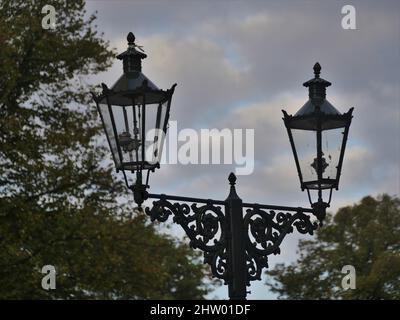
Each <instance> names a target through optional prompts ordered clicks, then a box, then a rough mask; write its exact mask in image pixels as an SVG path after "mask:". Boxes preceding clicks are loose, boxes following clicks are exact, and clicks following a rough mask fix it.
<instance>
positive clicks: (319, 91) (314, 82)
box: [303, 62, 331, 104]
mask: <svg viewBox="0 0 400 320" xmlns="http://www.w3.org/2000/svg"><path fill="white" fill-rule="evenodd" d="M313 69H314V78H313V79H311V80H308V81H307V82H304V83H303V86H305V87H307V88H308V96H309V97H310V99H312V100H315V102H316V104H320V103H321V102H322V101H323V100H324V99H325V97H326V87H329V86H330V85H331V83H330V82H329V81H326V80H325V79H322V78H320V76H319V75H320V73H321V65H320V64H319V63H318V62H317V63H316V64H315V65H314V68H313Z"/></svg>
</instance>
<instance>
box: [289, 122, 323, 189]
mask: <svg viewBox="0 0 400 320" xmlns="http://www.w3.org/2000/svg"><path fill="white" fill-rule="evenodd" d="M292 136H293V142H294V145H295V147H296V152H297V157H298V161H299V166H300V171H301V175H302V178H303V182H307V181H316V180H317V179H318V175H317V172H316V170H315V169H314V168H313V167H312V166H311V164H312V163H313V162H314V159H315V158H316V156H317V148H316V144H317V138H316V132H315V131H311V130H299V129H292Z"/></svg>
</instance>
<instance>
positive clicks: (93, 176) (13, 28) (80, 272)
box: [0, 0, 209, 299]
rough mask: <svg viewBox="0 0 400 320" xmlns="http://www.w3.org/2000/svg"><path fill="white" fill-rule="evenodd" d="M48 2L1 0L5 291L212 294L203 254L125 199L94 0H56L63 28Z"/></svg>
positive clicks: (1, 259) (1, 266)
mask: <svg viewBox="0 0 400 320" xmlns="http://www.w3.org/2000/svg"><path fill="white" fill-rule="evenodd" d="M47 2H48V1H8V0H4V1H0V43H1V46H0V61H1V64H0V74H1V77H0V90H1V91H0V298H2V299H84V298H88V299H93V298H104V299H117V298H126V299H127V298H129V299H141V298H150V299H151V298H157V299H174V298H186V299H193V298H202V297H203V296H204V295H205V294H206V293H207V292H208V290H209V288H208V287H207V286H205V285H203V284H202V281H203V279H204V277H205V271H204V269H203V266H202V265H201V264H199V263H198V261H197V260H198V259H197V258H198V255H197V254H195V253H193V251H192V250H190V249H189V248H188V247H187V246H186V245H184V244H180V243H177V242H176V241H175V240H174V239H172V238H170V237H168V236H165V235H161V234H159V233H158V232H156V230H155V229H154V227H152V226H151V225H149V224H148V223H147V222H146V219H145V218H144V216H143V215H142V214H140V213H138V212H135V211H133V210H132V209H130V208H129V206H128V205H127V204H126V203H124V202H122V201H117V200H116V199H118V197H121V195H125V196H126V197H128V196H129V197H131V195H128V194H126V189H125V187H124V185H123V183H122V182H121V181H119V180H116V179H115V177H113V176H112V166H110V165H107V164H105V161H104V159H109V157H110V153H109V151H108V149H107V148H105V147H104V143H103V142H101V140H100V138H99V137H102V135H99V133H100V134H102V133H101V128H100V124H99V120H98V117H97V114H96V110H95V107H94V105H93V102H92V101H91V96H90V95H89V94H88V93H89V92H90V90H93V88H92V87H91V86H89V85H88V84H87V83H86V82H85V76H87V75H91V74H96V73H98V72H101V71H105V70H106V69H107V68H108V67H109V66H110V65H111V63H112V61H113V59H114V55H115V54H114V52H113V51H112V50H109V49H108V47H109V43H108V42H106V41H104V40H102V37H101V35H98V34H97V32H96V30H95V27H94V24H93V23H94V21H95V16H94V15H92V16H88V15H87V14H86V12H85V9H84V5H85V4H84V1H79V0H75V1H59V2H54V1H52V5H54V6H55V9H56V13H57V20H56V29H55V30H44V29H42V27H41V19H42V18H43V16H44V15H43V14H42V13H41V9H42V7H43V6H44V5H46V4H47ZM107 163H109V161H108V162H107ZM132 211H133V212H132ZM47 264H50V265H54V266H55V268H56V271H57V289H56V290H53V291H51V290H50V291H45V290H43V289H42V288H41V279H42V277H43V276H44V275H43V274H41V272H40V271H41V268H42V267H43V266H44V265H47Z"/></svg>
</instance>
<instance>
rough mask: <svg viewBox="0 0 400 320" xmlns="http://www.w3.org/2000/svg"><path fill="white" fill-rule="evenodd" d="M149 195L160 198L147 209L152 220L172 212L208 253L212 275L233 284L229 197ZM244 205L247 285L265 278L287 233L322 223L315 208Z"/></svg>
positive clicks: (311, 229)
mask: <svg viewBox="0 0 400 320" xmlns="http://www.w3.org/2000/svg"><path fill="white" fill-rule="evenodd" d="M148 196H149V198H156V199H158V200H156V201H153V203H152V204H153V205H152V207H151V208H149V207H146V208H145V212H146V214H147V215H149V216H150V219H151V220H152V221H154V220H157V221H160V222H164V221H167V220H168V218H169V217H170V216H171V215H172V216H173V221H174V222H175V223H178V224H179V225H181V227H182V228H183V229H184V231H185V233H186V235H187V236H188V237H189V239H190V246H191V247H192V248H194V249H200V250H202V251H203V252H204V263H207V264H209V265H210V267H211V271H212V275H213V276H215V277H217V278H219V279H222V280H224V281H225V284H227V283H229V281H230V279H231V278H230V276H229V274H228V270H229V267H228V264H229V258H228V256H227V255H228V254H229V243H230V242H231V240H232V237H234V236H235V235H233V234H232V232H231V230H230V227H229V225H228V221H227V220H228V219H227V217H226V204H227V200H228V199H227V200H226V201H220V200H211V199H200V198H189V197H181V196H173V195H165V194H161V195H158V194H149V195H148ZM171 201H176V202H171ZM181 202H184V203H181ZM185 202H186V203H185ZM187 202H191V203H192V204H191V205H188V204H187ZM243 208H247V210H246V213H245V214H244V217H243V220H242V222H243V229H244V230H245V232H244V234H245V239H243V241H245V251H246V252H245V253H244V254H245V256H246V279H247V283H246V284H247V285H250V281H254V280H260V279H261V273H262V269H263V268H268V255H270V254H278V253H280V249H279V246H280V244H281V243H282V241H283V239H284V238H285V236H286V235H287V234H289V233H292V232H293V227H295V228H296V229H297V231H298V232H300V233H302V234H306V233H308V234H310V235H312V234H313V232H314V230H316V229H317V228H318V223H317V222H315V221H314V222H311V216H310V214H306V213H313V214H314V215H315V212H314V209H309V208H300V207H299V208H296V207H286V206H272V205H260V204H249V203H243V205H242V207H241V208H240V212H243ZM224 211H225V212H224ZM290 212H292V213H290Z"/></svg>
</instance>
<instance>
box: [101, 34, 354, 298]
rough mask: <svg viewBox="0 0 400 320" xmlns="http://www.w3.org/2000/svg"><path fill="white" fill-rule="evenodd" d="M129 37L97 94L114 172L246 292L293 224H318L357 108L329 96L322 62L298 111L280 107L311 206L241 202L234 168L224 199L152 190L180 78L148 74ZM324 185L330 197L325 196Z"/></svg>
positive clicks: (149, 210) (238, 292)
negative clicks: (163, 85)
mask: <svg viewBox="0 0 400 320" xmlns="http://www.w3.org/2000/svg"><path fill="white" fill-rule="evenodd" d="M127 39H128V49H127V50H126V51H125V52H123V53H121V54H120V55H118V56H117V58H118V59H120V60H122V61H123V69H124V73H123V75H122V76H121V77H120V78H119V79H118V81H117V82H116V83H115V84H114V86H113V87H112V88H110V89H109V88H108V87H107V86H106V85H105V84H102V86H103V92H102V93H101V94H100V95H95V94H93V98H94V100H95V102H96V104H97V108H98V111H99V114H100V117H101V120H102V123H103V126H104V130H105V132H106V136H107V140H108V143H109V146H110V149H111V153H112V156H113V160H114V162H115V166H116V169H117V172H118V171H122V173H123V175H124V179H125V182H126V184H127V187H128V188H129V189H131V190H132V191H133V194H134V199H135V202H136V203H137V204H138V205H139V207H140V206H141V205H142V204H143V202H144V201H145V200H147V199H155V201H153V203H152V206H150V207H146V208H145V212H146V214H147V215H149V216H150V218H151V220H152V221H154V220H158V221H166V220H167V219H168V218H169V216H173V221H174V222H176V223H178V224H180V225H181V226H182V228H183V229H184V230H185V232H186V234H187V236H188V237H189V239H190V246H191V247H192V248H197V249H200V250H202V251H203V252H204V263H207V264H209V265H210V266H211V271H212V275H213V276H214V277H217V278H219V279H222V280H224V283H225V284H227V285H228V288H229V297H230V299H245V298H246V295H247V290H246V286H249V285H250V281H253V280H260V279H261V273H262V270H263V268H267V267H268V256H269V255H270V254H278V253H280V249H279V246H280V244H281V242H282V240H283V239H284V238H285V236H286V235H287V234H289V233H291V232H292V231H293V229H294V228H296V229H297V231H298V232H300V233H302V234H307V233H308V234H311V235H312V234H313V232H314V230H315V229H317V227H318V223H317V222H316V221H315V220H318V221H319V224H320V225H321V226H322V222H323V220H324V217H325V214H326V208H327V207H329V204H330V201H331V196H332V190H333V189H336V190H337V189H338V187H339V178H340V173H341V169H342V163H343V156H344V151H345V148H346V141H347V136H348V132H349V127H350V123H351V118H352V111H353V108H351V109H350V110H349V111H348V112H347V113H344V114H341V113H340V112H339V111H338V110H337V109H336V108H335V107H334V106H332V104H330V103H329V102H328V100H327V99H326V87H328V86H330V85H331V83H330V82H328V81H326V80H324V79H322V78H321V77H320V71H321V66H320V65H319V63H316V64H315V65H314V78H313V79H311V80H309V81H307V82H305V83H304V84H303V85H304V86H305V87H307V88H308V90H309V99H308V101H307V102H306V103H305V104H304V106H303V107H301V108H300V110H299V111H298V112H297V113H296V114H295V115H288V114H287V113H286V112H285V111H283V121H284V124H285V126H286V128H287V132H288V135H289V141H290V145H291V147H292V150H293V155H294V159H295V163H296V168H297V171H298V175H299V178H300V186H301V189H302V190H303V191H304V190H306V191H307V194H308V199H309V201H310V204H311V208H301V207H288V206H276V205H267V204H257V203H246V202H243V201H242V199H241V198H240V197H239V196H238V195H237V193H236V188H235V184H236V177H235V175H234V174H233V173H231V174H230V175H229V178H228V180H229V184H230V191H229V195H228V197H227V198H226V199H225V200H213V199H200V198H192V197H183V196H175V195H166V194H152V193H149V192H148V189H149V187H150V186H149V174H150V172H154V171H155V169H157V168H159V162H160V159H161V151H162V146H163V142H164V138H165V134H166V132H167V128H168V120H169V115H170V109H171V99H172V95H173V93H174V89H175V86H176V84H174V85H173V86H172V87H171V88H170V89H168V90H161V89H159V88H158V87H157V86H156V85H155V84H154V83H153V82H151V81H150V80H149V79H148V78H147V77H146V76H145V75H144V74H143V73H142V67H141V61H142V59H144V58H146V57H147V56H146V54H144V53H143V52H142V50H141V49H140V47H138V46H137V45H136V44H135V37H134V35H133V34H132V33H129V34H128V37H127ZM150 131H151V138H150V139H149V138H148V136H149V132H150ZM129 174H131V175H132V176H134V177H135V178H136V179H135V181H134V182H133V183H129V178H130V177H129ZM313 193H315V195H316V200H315V201H313V200H312V195H313ZM323 193H327V196H328V200H325V201H324V199H323ZM189 204H191V205H189ZM313 216H315V217H316V219H315V218H313ZM187 276H190V275H187Z"/></svg>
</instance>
